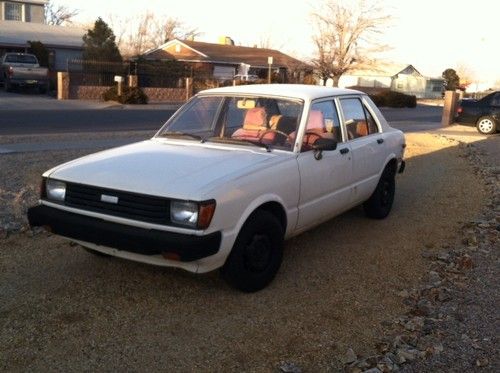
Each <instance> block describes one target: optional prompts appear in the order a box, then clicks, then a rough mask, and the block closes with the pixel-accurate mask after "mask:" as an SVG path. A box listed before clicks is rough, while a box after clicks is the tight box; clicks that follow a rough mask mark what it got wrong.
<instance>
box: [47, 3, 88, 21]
mask: <svg viewBox="0 0 500 373" xmlns="http://www.w3.org/2000/svg"><path fill="white" fill-rule="evenodd" d="M78 13H80V11H79V10H78V9H70V8H68V7H67V6H64V5H56V4H55V3H54V2H53V1H52V0H51V1H49V2H48V3H47V4H46V5H45V23H46V24H48V25H54V26H60V25H64V24H71V23H73V21H72V20H71V19H72V18H73V17H75V16H76V15H78Z"/></svg>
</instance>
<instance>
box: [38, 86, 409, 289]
mask: <svg viewBox="0 0 500 373" xmlns="http://www.w3.org/2000/svg"><path fill="white" fill-rule="evenodd" d="M404 149H405V139H404V136H403V133H402V132H401V131H399V130H396V129H394V128H391V127H390V126H389V125H388V124H387V122H386V120H385V119H384V117H383V116H382V114H381V113H380V111H379V110H378V108H377V107H376V106H375V105H374V104H373V102H372V101H371V100H370V98H369V97H368V96H367V95H365V94H364V93H362V92H358V91H354V90H346V89H336V88H327V87H319V86H304V85H280V84H276V85H247V86H240V87H226V88H217V89H212V90H207V91H203V92H200V93H199V94H198V95H196V96H195V97H193V98H192V99H191V100H190V101H188V102H187V103H186V104H185V105H184V106H183V107H181V108H180V109H179V110H178V111H177V112H176V113H175V114H174V115H173V116H172V117H171V118H170V119H169V120H168V122H167V123H166V124H165V125H164V126H163V127H162V128H161V129H160V130H159V132H158V133H157V134H156V135H155V136H154V137H153V138H152V139H150V140H147V141H142V142H139V143H136V144H131V145H127V146H123V147H119V148H115V149H110V150H106V151H102V152H99V153H96V154H92V155H89V156H86V157H83V158H80V159H77V160H74V161H71V162H68V163H66V164H63V165H60V166H57V167H55V168H53V169H51V170H49V171H47V172H45V173H44V174H43V180H42V191H41V198H40V204H39V205H38V206H36V207H32V208H31V209H29V211H28V219H29V221H30V224H31V226H43V227H46V228H47V229H49V230H50V231H51V232H53V233H55V234H58V235H61V236H64V237H67V238H69V239H71V240H73V241H76V242H78V243H80V244H81V245H83V246H84V247H86V248H87V249H90V251H91V252H93V253H99V254H101V255H102V254H106V255H113V256H117V257H121V258H126V259H130V260H135V261H139V262H144V263H150V264H156V265H162V266H172V267H179V268H183V269H185V270H188V271H191V272H198V273H203V272H208V271H212V270H214V269H217V268H221V273H222V275H223V277H224V279H226V280H227V281H228V282H229V283H230V284H231V285H232V286H234V287H236V288H238V289H240V290H243V291H247V292H251V291H257V290H259V289H262V288H263V287H265V286H266V285H267V284H269V282H271V281H272V279H273V278H274V277H275V275H276V273H277V271H278V269H279V267H280V264H281V261H282V255H283V241H284V239H287V238H290V237H292V236H295V235H297V234H299V233H301V232H304V231H305V230H307V229H310V228H312V227H314V226H316V225H318V224H320V223H322V222H324V221H326V220H328V219H331V218H332V217H334V216H336V215H338V214H340V213H342V212H344V211H346V210H348V209H351V208H353V207H355V206H357V205H360V204H363V206H364V210H365V212H366V214H367V215H368V216H369V217H371V218H375V219H381V218H384V217H386V216H387V215H388V214H389V212H390V210H391V207H392V204H393V200H394V194H395V178H396V174H397V173H398V172H402V171H403V169H404V165H405V163H404V161H403V153H404ZM325 255H334V247H332V251H331V252H328V253H325Z"/></svg>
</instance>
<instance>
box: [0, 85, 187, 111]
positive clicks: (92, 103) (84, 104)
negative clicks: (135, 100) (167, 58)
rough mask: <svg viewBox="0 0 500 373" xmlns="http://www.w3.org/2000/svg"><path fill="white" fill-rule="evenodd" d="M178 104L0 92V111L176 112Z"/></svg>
mask: <svg viewBox="0 0 500 373" xmlns="http://www.w3.org/2000/svg"><path fill="white" fill-rule="evenodd" d="M180 105H181V104H180V103H161V102H153V103H150V104H148V105H122V104H120V103H118V102H113V101H107V102H105V101H97V100H57V99H56V98H54V97H51V96H48V95H39V94H34V93H31V92H21V93H17V92H9V93H7V92H4V91H2V90H0V111H11V110H57V111H59V110H86V109H89V110H95V109H126V110H144V109H147V110H177V109H178V108H179V107H180Z"/></svg>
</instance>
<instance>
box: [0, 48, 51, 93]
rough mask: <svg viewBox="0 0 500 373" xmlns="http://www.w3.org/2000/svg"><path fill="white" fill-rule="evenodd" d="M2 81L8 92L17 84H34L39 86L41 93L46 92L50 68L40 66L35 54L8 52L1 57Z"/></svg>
mask: <svg viewBox="0 0 500 373" xmlns="http://www.w3.org/2000/svg"><path fill="white" fill-rule="evenodd" d="M0 82H2V83H3V86H4V89H5V90H6V91H7V92H9V91H11V90H12V89H13V88H14V87H16V86H17V87H24V86H33V87H37V88H38V90H39V91H40V93H45V92H46V91H47V85H48V69H47V68H45V67H40V65H39V64H38V60H37V58H36V56H35V55H33V54H27V53H6V54H4V55H3V56H2V57H1V59H0Z"/></svg>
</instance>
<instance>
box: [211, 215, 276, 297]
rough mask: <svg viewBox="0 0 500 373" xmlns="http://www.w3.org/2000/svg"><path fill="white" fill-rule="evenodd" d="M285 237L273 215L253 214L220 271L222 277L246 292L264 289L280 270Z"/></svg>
mask: <svg viewBox="0 0 500 373" xmlns="http://www.w3.org/2000/svg"><path fill="white" fill-rule="evenodd" d="M283 237H284V229H283V227H282V226H281V224H280V222H279V221H278V219H277V218H276V217H275V216H274V215H273V214H271V213H269V212H267V211H256V212H254V213H253V214H252V215H251V216H250V217H249V218H248V220H247V221H246V223H245V224H244V225H243V228H242V229H241V231H240V233H239V234H238V237H237V238H236V242H235V243H234V246H233V249H232V251H231V254H230V255H229V257H228V259H227V260H226V263H225V264H224V266H223V267H222V268H221V275H222V278H223V279H224V280H225V281H226V282H227V283H228V284H229V285H231V286H232V287H234V288H236V289H238V290H241V291H243V292H246V293H252V292H255V291H258V290H261V289H263V288H265V287H266V286H267V285H268V284H269V283H270V282H271V281H272V280H273V279H274V277H275V276H276V273H277V272H278V270H279V268H280V265H281V261H282V259H283Z"/></svg>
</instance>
